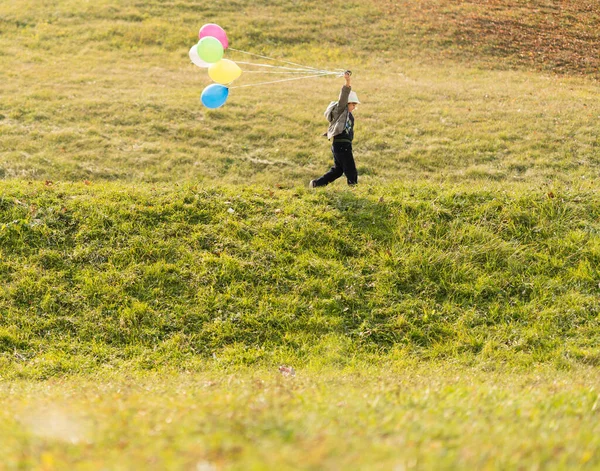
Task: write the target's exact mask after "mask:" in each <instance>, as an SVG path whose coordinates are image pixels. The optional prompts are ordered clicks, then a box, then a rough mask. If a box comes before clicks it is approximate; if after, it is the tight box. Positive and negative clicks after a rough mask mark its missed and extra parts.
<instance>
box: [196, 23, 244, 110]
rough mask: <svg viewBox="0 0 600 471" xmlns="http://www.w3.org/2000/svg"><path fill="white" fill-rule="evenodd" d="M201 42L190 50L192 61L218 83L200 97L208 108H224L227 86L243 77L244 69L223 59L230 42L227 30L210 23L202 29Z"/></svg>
mask: <svg viewBox="0 0 600 471" xmlns="http://www.w3.org/2000/svg"><path fill="white" fill-rule="evenodd" d="M198 37H199V38H200V41H199V42H198V44H195V45H194V46H192V48H191V49H190V53H189V55H190V59H191V60H192V62H193V63H194V64H196V65H197V66H198V67H202V68H207V69H208V76H209V77H210V78H211V79H212V80H213V81H214V82H216V83H213V84H212V85H209V86H208V87H206V88H205V89H204V90H203V92H202V95H201V97H200V99H201V101H202V104H203V105H204V106H206V107H207V108H219V107H220V106H223V105H224V104H225V102H226V101H227V97H228V96H229V88H228V87H226V85H228V84H230V83H231V82H233V81H234V80H235V79H237V78H239V77H240V75H242V69H240V68H239V66H238V65H237V64H236V63H235V62H233V61H232V60H229V59H223V53H224V51H225V49H227V48H228V47H229V40H228V39H227V34H226V33H225V30H224V29H223V28H221V27H220V26H219V25H216V24H213V23H209V24H206V25H204V26H203V27H202V28H200V33H199V34H198Z"/></svg>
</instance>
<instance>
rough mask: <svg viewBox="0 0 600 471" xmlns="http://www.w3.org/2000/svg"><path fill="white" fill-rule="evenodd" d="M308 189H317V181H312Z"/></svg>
mask: <svg viewBox="0 0 600 471" xmlns="http://www.w3.org/2000/svg"><path fill="white" fill-rule="evenodd" d="M308 187H309V188H316V187H317V185H315V181H314V180H311V181H310V183H309V184H308Z"/></svg>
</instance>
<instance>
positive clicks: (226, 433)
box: [0, 364, 600, 471]
mask: <svg viewBox="0 0 600 471" xmlns="http://www.w3.org/2000/svg"><path fill="white" fill-rule="evenodd" d="M276 375H277V376H276ZM598 386H599V383H598V375H597V371H596V370H593V369H579V370H578V371H577V372H564V371H563V372H557V371H555V370H554V369H548V368H543V367H541V368H540V367H538V368H534V369H532V370H531V371H529V372H527V373H519V374H515V373H513V372H510V371H506V370H505V371H501V372H485V371H481V370H477V369H464V368H457V367H454V366H450V365H445V366H443V367H442V366H440V365H438V364H432V365H421V366H419V367H416V366H411V365H410V364H403V365H402V366H401V367H400V365H398V364H397V365H396V367H387V368H385V367H383V366H379V367H372V366H371V367H369V366H365V365H363V367H362V368H360V369H355V370H354V371H353V372H351V373H349V372H345V371H333V370H326V371H318V370H316V371H315V370H311V371H306V370H301V371H298V372H297V374H296V377H294V378H285V377H281V376H279V374H278V373H277V372H276V371H266V370H261V369H255V370H252V371H244V372H236V373H231V372H225V371H221V372H212V373H202V374H197V373H194V374H184V375H168V376H166V377H163V376H155V375H144V376H143V377H142V378H139V377H136V376H133V377H132V376H129V377H125V378H123V377H122V376H120V375H119V376H117V377H114V376H112V375H110V374H108V375H107V374H106V373H103V374H102V375H101V376H99V377H96V376H93V377H91V378H87V379H81V378H71V379H68V380H51V381H48V382H43V383H29V382H25V383H23V382H16V383H13V384H12V385H10V386H8V385H0V399H1V400H2V403H3V404H4V407H3V409H2V411H0V418H1V419H2V420H0V436H4V437H5V438H4V439H3V440H2V441H0V451H2V454H3V463H2V464H1V465H0V468H1V469H7V470H12V469H33V470H53V469H56V470H59V469H67V468H68V469H113V470H127V469H140V468H144V469H150V468H152V469H165V470H171V469H190V470H196V469H198V470H201V471H209V470H217V469H232V470H246V469H305V470H337V469H350V470H354V469H374V470H389V469H582V470H583V469H590V470H591V469H598V467H599V466H600V457H599V456H598V454H597V450H598V447H599V446H600V439H599V437H600V433H599V432H600V430H599V426H598V411H599V407H600V406H599V400H600V399H599V396H598Z"/></svg>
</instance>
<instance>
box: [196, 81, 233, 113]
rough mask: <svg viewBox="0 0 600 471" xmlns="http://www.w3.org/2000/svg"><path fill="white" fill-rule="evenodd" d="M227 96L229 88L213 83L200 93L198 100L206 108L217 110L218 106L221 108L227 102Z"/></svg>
mask: <svg viewBox="0 0 600 471" xmlns="http://www.w3.org/2000/svg"><path fill="white" fill-rule="evenodd" d="M228 96H229V88H227V87H225V86H223V85H219V84H218V83H213V84H212V85H209V86H208V87H206V88H205V89H204V90H203V91H202V96H201V97H200V100H201V101H202V104H203V105H204V106H206V107H207V108H213V109H214V108H218V107H219V106H223V105H224V104H225V102H226V101H227V97H228Z"/></svg>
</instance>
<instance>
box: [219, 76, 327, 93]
mask: <svg viewBox="0 0 600 471" xmlns="http://www.w3.org/2000/svg"><path fill="white" fill-rule="evenodd" d="M334 74H337V72H326V73H320V74H316V75H307V76H304V77H294V78H289V79H283V80H274V81H272V82H259V83H249V84H248V85H237V86H235V87H229V89H230V90H233V89H234V88H245V87H254V86H257V85H268V84H271V83H281V82H289V81H291V80H301V79H307V78H313V77H325V76H327V75H334Z"/></svg>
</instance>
